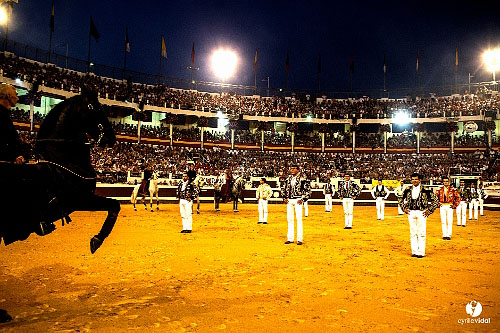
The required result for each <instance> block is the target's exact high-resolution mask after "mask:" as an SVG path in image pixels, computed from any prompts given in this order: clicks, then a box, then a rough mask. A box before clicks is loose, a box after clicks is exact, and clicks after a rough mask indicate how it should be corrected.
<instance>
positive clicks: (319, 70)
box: [318, 54, 321, 74]
mask: <svg viewBox="0 0 500 333" xmlns="http://www.w3.org/2000/svg"><path fill="white" fill-rule="evenodd" d="M320 73H321V54H320V55H319V57H318V74H320Z"/></svg>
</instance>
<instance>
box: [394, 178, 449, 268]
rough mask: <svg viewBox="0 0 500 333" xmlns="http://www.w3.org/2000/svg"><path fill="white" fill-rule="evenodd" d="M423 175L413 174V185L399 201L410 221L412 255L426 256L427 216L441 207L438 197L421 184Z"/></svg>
mask: <svg viewBox="0 0 500 333" xmlns="http://www.w3.org/2000/svg"><path fill="white" fill-rule="evenodd" d="M421 181H422V177H421V176H420V175H419V174H418V173H413V174H412V175H411V183H412V186H411V187H409V188H407V189H405V190H404V192H403V195H402V197H401V198H399V203H400V204H401V207H402V208H403V211H404V212H405V214H408V222H409V223H410V241H411V256H412V257H417V258H423V257H424V256H425V236H426V224H427V217H428V216H429V215H431V214H432V213H433V212H434V211H435V210H436V208H437V207H439V199H438V197H437V196H436V195H435V194H434V193H433V192H432V191H431V190H428V189H424V188H423V185H422V184H421Z"/></svg>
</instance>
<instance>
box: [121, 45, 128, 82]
mask: <svg viewBox="0 0 500 333" xmlns="http://www.w3.org/2000/svg"><path fill="white" fill-rule="evenodd" d="M126 71H127V49H126V48H125V55H124V57H123V75H122V79H124V78H125V72H126Z"/></svg>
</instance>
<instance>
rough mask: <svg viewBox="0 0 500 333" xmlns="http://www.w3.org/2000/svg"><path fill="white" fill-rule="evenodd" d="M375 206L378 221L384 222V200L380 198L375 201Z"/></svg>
mask: <svg viewBox="0 0 500 333" xmlns="http://www.w3.org/2000/svg"><path fill="white" fill-rule="evenodd" d="M375 206H376V207H377V220H383V219H384V208H385V201H384V198H383V197H378V198H377V199H375Z"/></svg>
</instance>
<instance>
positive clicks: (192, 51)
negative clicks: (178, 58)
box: [191, 42, 195, 65]
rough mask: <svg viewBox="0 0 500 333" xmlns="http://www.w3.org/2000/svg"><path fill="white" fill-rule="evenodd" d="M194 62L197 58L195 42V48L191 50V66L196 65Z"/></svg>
mask: <svg viewBox="0 0 500 333" xmlns="http://www.w3.org/2000/svg"><path fill="white" fill-rule="evenodd" d="M194 60H195V57H194V42H193V47H192V48H191V64H193V65H194Z"/></svg>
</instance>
